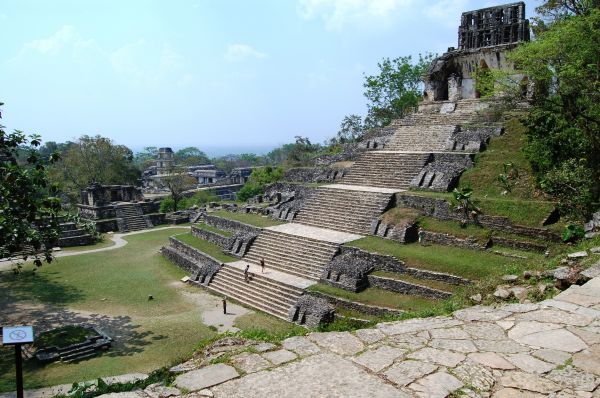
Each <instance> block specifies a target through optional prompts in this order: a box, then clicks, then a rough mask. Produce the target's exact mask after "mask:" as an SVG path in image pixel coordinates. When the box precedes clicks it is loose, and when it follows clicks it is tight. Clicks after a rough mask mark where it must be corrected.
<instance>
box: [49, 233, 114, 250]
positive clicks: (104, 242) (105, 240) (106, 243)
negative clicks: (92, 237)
mask: <svg viewBox="0 0 600 398" xmlns="http://www.w3.org/2000/svg"><path fill="white" fill-rule="evenodd" d="M114 244H115V242H113V241H112V240H111V239H110V235H108V234H102V239H101V240H100V241H98V242H96V243H94V244H92V245H86V246H72V247H61V248H60V251H63V252H82V251H86V250H95V249H103V248H105V247H110V246H113V245H114Z"/></svg>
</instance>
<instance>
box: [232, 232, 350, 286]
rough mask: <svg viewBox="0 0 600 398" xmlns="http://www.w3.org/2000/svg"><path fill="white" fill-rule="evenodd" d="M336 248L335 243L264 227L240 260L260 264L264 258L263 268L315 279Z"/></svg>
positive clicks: (319, 275)
mask: <svg viewBox="0 0 600 398" xmlns="http://www.w3.org/2000/svg"><path fill="white" fill-rule="evenodd" d="M337 251H338V245H337V244H335V243H331V242H325V241H320V240H316V239H311V238H306V237H303V236H297V235H290V234H284V233H281V232H276V231H270V230H268V229H265V230H263V231H262V232H261V234H260V235H259V236H258V237H257V238H256V239H255V240H254V243H253V244H252V246H251V247H250V250H249V251H248V253H247V254H246V255H245V256H244V260H245V261H248V262H251V263H254V264H260V260H261V259H263V258H264V260H265V269H276V270H277V271H281V272H284V273H287V274H291V275H296V276H298V277H301V278H307V279H311V280H314V281H317V280H319V278H320V277H321V275H322V273H323V270H324V269H325V266H326V265H327V264H328V263H329V261H330V260H331V259H332V258H333V256H334V255H335V253H336V252H337Z"/></svg>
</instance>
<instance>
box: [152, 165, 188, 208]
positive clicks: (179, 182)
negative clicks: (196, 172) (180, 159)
mask: <svg viewBox="0 0 600 398" xmlns="http://www.w3.org/2000/svg"><path fill="white" fill-rule="evenodd" d="M160 182H161V184H162V185H163V186H164V187H165V188H166V189H168V190H169V192H170V193H171V199H172V200H173V211H177V210H178V209H179V201H180V200H181V199H182V198H183V193H184V192H185V191H187V190H189V189H192V188H193V187H194V186H195V184H196V179H195V178H193V177H191V176H189V175H188V174H187V170H186V168H185V167H180V166H171V167H169V169H168V170H167V172H166V174H165V175H164V176H163V177H161V179H160Z"/></svg>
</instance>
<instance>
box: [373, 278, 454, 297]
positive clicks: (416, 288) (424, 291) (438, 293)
mask: <svg viewBox="0 0 600 398" xmlns="http://www.w3.org/2000/svg"><path fill="white" fill-rule="evenodd" d="M368 279H369V285H370V286H371V287H378V288H380V289H385V290H390V291H392V292H396V293H401V294H408V295H413V296H422V297H427V298H432V299H442V300H443V299H447V298H449V297H452V293H450V292H445V291H443V290H438V289H433V288H430V287H427V286H423V285H419V284H416V283H409V282H404V281H401V280H398V279H392V278H385V277H382V276H375V275H369V276H368Z"/></svg>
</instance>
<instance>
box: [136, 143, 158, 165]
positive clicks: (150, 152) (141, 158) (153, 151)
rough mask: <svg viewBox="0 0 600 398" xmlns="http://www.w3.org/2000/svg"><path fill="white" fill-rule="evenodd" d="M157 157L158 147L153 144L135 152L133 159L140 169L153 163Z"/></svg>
mask: <svg viewBox="0 0 600 398" xmlns="http://www.w3.org/2000/svg"><path fill="white" fill-rule="evenodd" d="M157 158H158V148H157V147H155V146H147V147H144V149H142V150H141V151H140V152H137V153H136V154H135V156H134V158H133V159H134V162H135V164H137V165H138V167H139V168H140V169H142V170H145V169H147V168H148V167H150V166H152V165H153V164H155V163H156V159H157Z"/></svg>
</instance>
